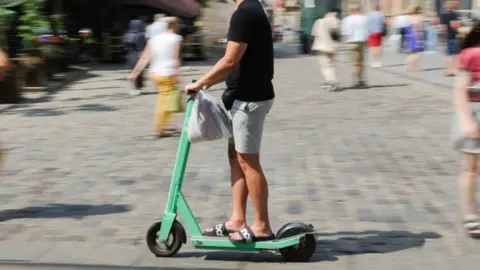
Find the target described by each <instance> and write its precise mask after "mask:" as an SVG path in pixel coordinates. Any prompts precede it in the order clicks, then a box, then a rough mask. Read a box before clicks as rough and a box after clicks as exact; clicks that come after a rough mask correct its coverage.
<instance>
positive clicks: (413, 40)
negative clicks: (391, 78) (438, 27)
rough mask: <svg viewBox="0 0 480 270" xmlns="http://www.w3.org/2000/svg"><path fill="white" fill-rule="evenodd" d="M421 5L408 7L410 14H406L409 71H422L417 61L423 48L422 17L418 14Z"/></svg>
mask: <svg viewBox="0 0 480 270" xmlns="http://www.w3.org/2000/svg"><path fill="white" fill-rule="evenodd" d="M420 13H421V7H420V6H419V5H413V6H412V7H411V8H410V15H409V16H408V23H409V25H408V27H407V29H406V39H405V40H406V42H405V43H406V50H407V51H408V53H409V54H408V56H407V69H408V71H411V72H418V71H423V69H421V68H419V67H418V61H419V59H420V54H421V53H422V52H423V51H424V49H425V42H424V39H425V38H424V28H423V19H422V16H421V15H420Z"/></svg>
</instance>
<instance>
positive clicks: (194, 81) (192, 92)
mask: <svg viewBox="0 0 480 270" xmlns="http://www.w3.org/2000/svg"><path fill="white" fill-rule="evenodd" d="M196 82H197V80H192V83H196ZM196 93H197V92H195V91H187V95H194V94H196Z"/></svg>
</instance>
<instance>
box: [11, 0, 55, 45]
mask: <svg viewBox="0 0 480 270" xmlns="http://www.w3.org/2000/svg"><path fill="white" fill-rule="evenodd" d="M23 5H24V12H25V14H24V15H22V16H20V22H21V24H20V26H19V27H18V32H19V36H20V37H21V38H22V42H23V49H25V50H29V49H33V48H34V44H33V39H35V38H36V37H37V36H38V31H39V30H40V29H41V28H42V27H46V26H48V25H49V23H48V21H47V20H46V17H45V15H44V14H43V13H42V11H41V6H40V3H39V1H38V0H25V2H24V4H23Z"/></svg>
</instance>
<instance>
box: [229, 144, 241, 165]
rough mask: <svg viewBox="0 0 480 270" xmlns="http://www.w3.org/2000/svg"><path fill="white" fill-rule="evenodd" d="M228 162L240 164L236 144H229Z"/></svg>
mask: <svg viewBox="0 0 480 270" xmlns="http://www.w3.org/2000/svg"><path fill="white" fill-rule="evenodd" d="M228 162H229V163H230V166H231V167H233V166H239V164H238V157H237V151H236V150H235V145H234V144H230V143H229V144H228Z"/></svg>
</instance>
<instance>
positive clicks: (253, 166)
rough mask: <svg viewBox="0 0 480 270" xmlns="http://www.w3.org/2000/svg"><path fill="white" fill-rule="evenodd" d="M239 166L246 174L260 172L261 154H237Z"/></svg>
mask: <svg viewBox="0 0 480 270" xmlns="http://www.w3.org/2000/svg"><path fill="white" fill-rule="evenodd" d="M237 160H238V164H239V165H240V167H241V168H242V170H243V171H244V172H246V171H248V170H255V171H260V170H261V166H260V154H259V153H255V154H242V153H237Z"/></svg>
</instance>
